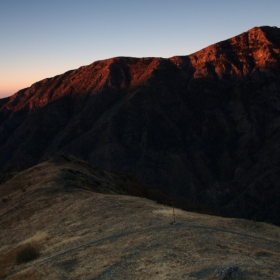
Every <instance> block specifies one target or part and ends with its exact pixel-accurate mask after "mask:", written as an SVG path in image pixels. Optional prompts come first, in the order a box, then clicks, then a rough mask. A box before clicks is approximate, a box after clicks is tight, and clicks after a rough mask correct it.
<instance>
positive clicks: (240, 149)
mask: <svg viewBox="0 0 280 280" xmlns="http://www.w3.org/2000/svg"><path fill="white" fill-rule="evenodd" d="M279 66H280V30H279V28H277V27H268V26H263V27H256V28H253V29H251V30H249V31H247V32H245V33H242V34H240V35H238V36H236V37H233V38H231V39H228V40H225V41H222V42H219V43H217V44H214V45H212V46H209V47H207V48H205V49H202V50H200V51H198V52H196V53H194V54H191V55H189V56H180V57H179V56H177V57H172V58H168V59H163V58H130V57H118V58H112V59H108V60H103V61H97V62H94V63H92V64H91V65H88V66H83V67H81V68H79V69H76V70H72V71H68V72H66V73H64V74H62V75H59V76H56V77H53V78H49V79H45V80H42V81H40V82H37V83H35V84H33V85H32V86H31V87H30V88H26V89H23V90H20V91H19V92H17V93H16V94H14V95H13V96H11V97H10V98H6V99H2V100H0V166H1V167H5V166H6V167H7V166H9V165H11V164H14V163H17V164H37V163H38V162H41V161H43V160H45V159H46V158H48V157H49V156H52V155H56V154H61V153H64V154H72V155H75V156H78V157H82V158H84V159H85V160H88V161H90V162H92V163H94V164H96V165H97V166H100V167H101V168H104V169H106V170H111V171H113V170H114V171H119V172H128V173H134V174H138V175H140V176H141V177H142V178H143V180H144V181H145V182H146V183H147V184H149V185H151V186H152V187H153V188H158V189H161V190H163V191H166V192H171V193H173V194H176V195H178V196H184V197H186V198H188V199H189V200H190V201H192V202H193V203H202V204H204V205H206V206H207V207H210V208H211V209H212V210H214V211H219V212H220V213H222V214H223V215H227V216H230V217H243V218H250V219H254V220H259V221H269V222H273V223H275V224H278V225H279V224H280V204H279V201H280V186H279V182H280V172H279V171H280V170H279V169H280V168H279V159H280V144H279V143H280V130H279V126H280V94H279V92H280V71H279V69H280V68H279Z"/></svg>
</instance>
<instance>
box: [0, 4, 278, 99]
mask: <svg viewBox="0 0 280 280" xmlns="http://www.w3.org/2000/svg"><path fill="white" fill-rule="evenodd" d="M279 11H280V0H95V1H94V0H92V1H90V0H79V1H78V0H76V1H75V0H48V1H46V0H1V1H0V46H1V49H0V50H1V52H0V98H2V97H4V96H9V95H11V94H14V93H15V92H17V91H18V90H20V89H22V88H25V87H29V86H30V85H31V84H33V83H35V82H37V81H39V80H42V79H44V78H47V77H52V76H55V75H57V74H61V73H64V72H66V71H68V70H70V69H75V68H78V67H80V66H82V65H88V64H91V63H92V62H94V61H96V60H100V59H106V58H110V57H115V56H133V57H145V56H157V57H171V56H174V55H188V54H191V53H193V52H195V51H198V50H200V49H202V48H204V47H206V46H208V45H210V44H213V43H216V42H219V41H222V40H225V39H228V38H230V37H233V36H235V35H238V34H240V33H242V32H245V31H247V30H249V29H251V28H252V27H254V26H262V25H270V26H277V27H280V17H279Z"/></svg>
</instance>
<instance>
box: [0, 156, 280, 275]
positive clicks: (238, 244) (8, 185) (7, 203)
mask: <svg viewBox="0 0 280 280" xmlns="http://www.w3.org/2000/svg"><path fill="white" fill-rule="evenodd" d="M126 180H127V178H126V177H125V176H123V175H116V174H113V173H110V172H105V171H102V170H100V169H98V168H93V167H92V166H90V165H88V164H87V163H86V162H82V161H75V160H73V159H72V160H69V158H66V157H65V158H63V157H60V158H58V159H55V160H49V161H47V162H44V163H41V164H39V165H37V166H35V167H32V168H30V169H27V170H25V171H23V172H20V173H18V174H16V175H14V177H12V178H11V179H9V180H8V181H6V182H4V183H2V185H0V198H1V201H0V242H1V244H0V279H7V280H8V279H9V280H16V279H31V280H35V279H60V280H66V279H92V280H93V279H96V280H97V279H151V280H152V279H192V280H195V279H208V280H209V279H217V278H215V277H216V276H215V274H214V270H215V268H216V267H219V266H222V265H227V264H234V265H237V266H239V267H241V269H242V270H243V272H244V277H243V278H242V279H246V280H258V279H259V280H263V279H271V280H272V279H274V280H276V279H280V228H279V227H276V226H273V225H270V224H266V223H257V222H252V221H249V220H241V219H226V218H221V217H216V216H209V215H203V214H198V213H192V212H186V211H182V210H179V209H175V214H176V221H177V224H176V225H173V224H172V223H171V222H172V208H170V207H168V206H164V205H160V204H157V203H156V202H154V201H151V200H148V199H145V198H139V197H132V196H127V195H123V190H122V189H121V188H119V186H120V185H121V183H124V182H125V181H126ZM28 245H32V246H33V247H34V248H35V250H36V252H37V253H39V255H38V256H37V258H36V259H34V260H32V261H29V262H23V263H17V261H16V260H17V256H18V253H19V252H20V251H22V249H23V248H25V247H26V246H28Z"/></svg>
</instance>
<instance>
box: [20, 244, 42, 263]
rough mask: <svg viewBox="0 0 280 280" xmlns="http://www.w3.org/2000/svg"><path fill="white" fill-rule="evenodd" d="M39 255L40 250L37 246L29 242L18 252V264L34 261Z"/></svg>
mask: <svg viewBox="0 0 280 280" xmlns="http://www.w3.org/2000/svg"><path fill="white" fill-rule="evenodd" d="M38 257H39V250H38V248H37V247H36V246H34V245H32V244H28V245H26V246H24V247H23V248H22V249H20V250H19V251H18V252H17V255H16V262H17V264H21V263H26V262H30V261H33V260H35V259H37V258H38Z"/></svg>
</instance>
